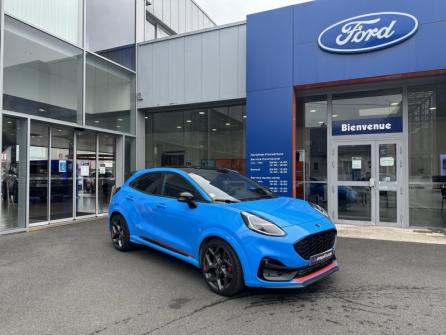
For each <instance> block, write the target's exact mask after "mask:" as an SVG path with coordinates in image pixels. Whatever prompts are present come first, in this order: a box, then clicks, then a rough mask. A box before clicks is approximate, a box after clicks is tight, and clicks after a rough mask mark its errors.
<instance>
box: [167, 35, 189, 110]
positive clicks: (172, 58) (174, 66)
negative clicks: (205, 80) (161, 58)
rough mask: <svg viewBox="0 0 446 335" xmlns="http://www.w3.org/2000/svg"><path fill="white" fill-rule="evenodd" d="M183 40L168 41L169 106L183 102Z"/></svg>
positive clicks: (184, 91)
mask: <svg viewBox="0 0 446 335" xmlns="http://www.w3.org/2000/svg"><path fill="white" fill-rule="evenodd" d="M184 41H185V40H184V38H178V39H173V40H171V41H169V104H178V103H182V102H183V101H184V100H185V93H186V90H185V86H184V82H185V57H184Z"/></svg>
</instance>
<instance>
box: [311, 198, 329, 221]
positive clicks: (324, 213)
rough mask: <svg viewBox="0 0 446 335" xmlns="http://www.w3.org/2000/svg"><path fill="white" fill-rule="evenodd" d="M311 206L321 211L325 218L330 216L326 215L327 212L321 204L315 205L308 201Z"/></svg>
mask: <svg viewBox="0 0 446 335" xmlns="http://www.w3.org/2000/svg"><path fill="white" fill-rule="evenodd" d="M310 205H311V207H313V208H314V209H315V210H317V211H318V212H319V213H321V214H322V215H323V216H325V217H326V218H327V219H329V218H330V216H329V215H328V212H327V211H326V210H325V209H324V208H323V207H321V206H319V205H317V204H313V203H311V202H310Z"/></svg>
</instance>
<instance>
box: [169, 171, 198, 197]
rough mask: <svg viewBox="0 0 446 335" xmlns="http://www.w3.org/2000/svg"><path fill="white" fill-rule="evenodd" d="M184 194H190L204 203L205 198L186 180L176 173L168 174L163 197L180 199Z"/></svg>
mask: <svg viewBox="0 0 446 335" xmlns="http://www.w3.org/2000/svg"><path fill="white" fill-rule="evenodd" d="M182 192H189V193H191V194H193V195H194V197H195V199H196V200H198V201H203V197H202V196H201V195H200V193H199V192H198V191H197V189H196V188H195V187H194V186H192V185H191V184H190V183H189V182H188V181H187V180H186V179H184V178H183V177H182V176H180V175H179V174H176V173H168V174H166V176H165V179H164V189H163V194H162V195H163V196H166V197H170V198H178V196H179V195H180V194H181V193H182Z"/></svg>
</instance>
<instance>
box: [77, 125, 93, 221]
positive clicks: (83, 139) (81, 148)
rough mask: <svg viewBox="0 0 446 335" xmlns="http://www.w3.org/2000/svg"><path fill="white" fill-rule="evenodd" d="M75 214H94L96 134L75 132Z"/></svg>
mask: <svg viewBox="0 0 446 335" xmlns="http://www.w3.org/2000/svg"><path fill="white" fill-rule="evenodd" d="M76 136H77V142H76V147H77V151H76V165H77V167H76V169H77V170H76V171H77V172H76V178H77V182H76V184H77V196H76V204H77V206H76V208H77V210H76V216H84V215H92V214H96V134H95V133H91V132H87V131H86V132H78V133H77V134H76Z"/></svg>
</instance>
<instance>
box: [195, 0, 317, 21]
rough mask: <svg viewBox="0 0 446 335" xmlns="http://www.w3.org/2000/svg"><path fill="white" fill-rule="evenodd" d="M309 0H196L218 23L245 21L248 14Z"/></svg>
mask: <svg viewBox="0 0 446 335" xmlns="http://www.w3.org/2000/svg"><path fill="white" fill-rule="evenodd" d="M307 1H309V0H195V2H196V3H198V4H199V5H200V6H201V7H202V8H203V9H204V10H205V11H206V12H207V13H208V14H209V16H210V17H211V18H212V19H213V20H214V21H216V22H217V24H219V25H221V24H226V23H231V22H237V21H243V20H245V19H246V15H247V14H252V13H257V12H262V11H265V10H269V9H274V8H279V7H285V6H289V5H294V4H297V3H301V2H307Z"/></svg>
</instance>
